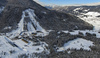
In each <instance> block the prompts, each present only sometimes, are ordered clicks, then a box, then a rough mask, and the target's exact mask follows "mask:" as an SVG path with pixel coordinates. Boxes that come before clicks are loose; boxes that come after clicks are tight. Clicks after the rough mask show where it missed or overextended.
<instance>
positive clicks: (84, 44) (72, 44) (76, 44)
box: [57, 38, 94, 52]
mask: <svg viewBox="0 0 100 58" xmlns="http://www.w3.org/2000/svg"><path fill="white" fill-rule="evenodd" d="M93 45H94V44H93V42H92V41H88V40H85V39H83V38H77V39H74V40H72V41H69V42H68V43H65V44H64V46H63V47H60V48H59V49H58V50H57V51H58V52H60V51H64V50H67V49H76V50H80V49H81V48H82V49H83V50H91V49H90V48H89V47H90V46H93Z"/></svg>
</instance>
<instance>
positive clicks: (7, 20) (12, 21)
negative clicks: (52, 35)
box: [0, 0, 93, 32]
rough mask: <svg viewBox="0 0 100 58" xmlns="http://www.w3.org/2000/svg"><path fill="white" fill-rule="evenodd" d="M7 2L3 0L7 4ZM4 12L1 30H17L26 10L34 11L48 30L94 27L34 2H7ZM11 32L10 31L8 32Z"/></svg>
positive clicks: (30, 0) (0, 20)
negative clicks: (8, 27)
mask: <svg viewBox="0 0 100 58" xmlns="http://www.w3.org/2000/svg"><path fill="white" fill-rule="evenodd" d="M5 1H6V0H1V2H5ZM4 7H5V8H4V10H3V11H2V13H1V14H2V15H0V30H1V32H4V31H6V30H3V28H4V27H6V26H11V27H12V29H16V28H17V24H18V23H19V21H20V19H21V16H22V12H23V11H24V10H26V9H33V10H34V12H35V14H36V16H37V17H36V19H37V21H38V22H39V23H40V25H41V26H42V27H43V28H44V29H46V30H73V29H81V30H83V29H92V28H93V26H92V25H90V24H88V23H86V22H84V21H82V20H80V19H79V18H77V17H75V16H72V15H70V14H65V13H61V12H56V11H51V10H48V9H46V8H45V7H42V6H41V5H39V4H37V3H36V2H34V1H33V0H7V2H5V4H4ZM7 31H10V30H7Z"/></svg>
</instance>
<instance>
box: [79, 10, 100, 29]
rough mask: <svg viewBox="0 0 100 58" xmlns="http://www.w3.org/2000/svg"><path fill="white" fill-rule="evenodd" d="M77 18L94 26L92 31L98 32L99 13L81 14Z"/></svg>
mask: <svg viewBox="0 0 100 58" xmlns="http://www.w3.org/2000/svg"><path fill="white" fill-rule="evenodd" d="M78 17H79V18H81V19H82V20H84V21H86V22H88V23H90V24H92V25H93V26H94V30H97V31H100V13H99V12H87V13H81V15H78Z"/></svg>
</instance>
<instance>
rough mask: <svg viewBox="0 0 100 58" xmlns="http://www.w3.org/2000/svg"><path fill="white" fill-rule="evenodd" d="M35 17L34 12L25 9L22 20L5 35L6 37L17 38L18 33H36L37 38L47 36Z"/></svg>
mask: <svg viewBox="0 0 100 58" xmlns="http://www.w3.org/2000/svg"><path fill="white" fill-rule="evenodd" d="M35 17H36V15H35V14H34V10H32V9H27V10H25V11H23V14H22V18H21V20H20V22H19V23H18V28H17V29H16V30H13V31H12V32H9V33H6V35H7V36H9V37H10V38H14V37H17V36H19V35H21V34H20V33H24V32H27V34H32V33H37V36H46V35H48V32H46V30H45V29H43V28H42V27H41V26H40V25H39V22H37V21H36V19H35Z"/></svg>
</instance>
